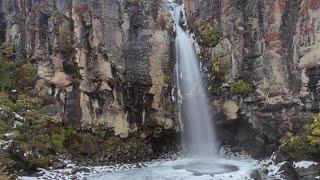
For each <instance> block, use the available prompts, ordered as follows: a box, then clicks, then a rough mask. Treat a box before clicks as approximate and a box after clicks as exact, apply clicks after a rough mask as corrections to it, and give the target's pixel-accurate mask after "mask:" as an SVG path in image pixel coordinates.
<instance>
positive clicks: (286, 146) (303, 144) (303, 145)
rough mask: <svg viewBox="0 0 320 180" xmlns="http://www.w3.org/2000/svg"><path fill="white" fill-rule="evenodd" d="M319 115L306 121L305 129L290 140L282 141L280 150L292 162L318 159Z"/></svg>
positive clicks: (319, 152)
mask: <svg viewBox="0 0 320 180" xmlns="http://www.w3.org/2000/svg"><path fill="white" fill-rule="evenodd" d="M319 122H320V114H317V115H315V116H314V117H313V120H312V122H308V121H306V125H305V127H303V129H302V130H301V131H300V132H299V133H298V134H296V135H295V136H293V137H291V138H287V139H285V140H283V141H282V144H281V146H280V150H282V151H283V152H286V153H287V154H289V155H290V156H291V157H292V158H293V159H294V160H313V159H315V158H320V123H319Z"/></svg>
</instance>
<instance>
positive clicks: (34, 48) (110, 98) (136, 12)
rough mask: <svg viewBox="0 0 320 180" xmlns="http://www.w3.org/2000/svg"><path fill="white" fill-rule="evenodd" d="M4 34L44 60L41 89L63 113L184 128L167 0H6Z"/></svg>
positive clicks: (118, 130) (125, 125)
mask: <svg viewBox="0 0 320 180" xmlns="http://www.w3.org/2000/svg"><path fill="white" fill-rule="evenodd" d="M0 5H1V6H0V7H1V8H0V9H1V11H0V27H1V28H0V29H1V30H0V41H1V42H7V43H12V44H13V45H14V48H15V52H16V53H15V59H14V60H15V61H16V62H23V61H25V60H27V59H28V60H32V62H34V63H36V64H37V69H38V70H37V71H38V81H37V84H36V88H35V93H37V94H38V95H39V96H41V97H43V98H44V99H46V101H47V102H46V103H47V105H48V108H47V109H48V115H50V116H51V117H52V118H53V119H54V120H55V121H58V122H61V121H63V122H65V123H69V124H73V125H75V126H78V127H81V128H83V129H92V128H98V127H99V128H112V129H113V130H114V132H115V135H117V136H120V137H122V138H126V137H128V135H129V134H130V133H133V132H136V131H139V130H140V129H142V128H145V127H149V126H150V127H152V126H159V127H162V128H164V129H172V130H175V131H178V130H179V125H178V120H177V119H178V118H177V112H176V111H175V109H176V108H175V104H174V102H172V100H171V92H172V88H173V84H172V82H173V81H172V80H171V79H172V76H171V75H172V69H171V67H172V64H174V61H175V58H174V56H173V54H174V52H173V50H172V48H171V47H172V44H173V43H172V42H173V36H172V32H171V16H170V13H169V12H168V11H165V10H164V8H163V4H162V2H161V1H159V0H152V1H139V0H137V1H136V0H135V1H129V0H128V1H118V0H106V1H89V0H81V1H80V0H54V1H52V0H50V1H49V0H48V1H47V0H41V1H21V0H1V1H0Z"/></svg>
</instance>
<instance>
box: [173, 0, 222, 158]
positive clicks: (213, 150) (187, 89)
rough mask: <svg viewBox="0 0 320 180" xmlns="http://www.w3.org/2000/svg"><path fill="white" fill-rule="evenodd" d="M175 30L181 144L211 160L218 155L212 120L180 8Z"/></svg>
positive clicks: (192, 45)
mask: <svg viewBox="0 0 320 180" xmlns="http://www.w3.org/2000/svg"><path fill="white" fill-rule="evenodd" d="M173 18H174V21H175V28H176V29H175V30H176V35H177V36H176V52H177V64H176V71H177V86H178V89H179V93H178V94H179V96H180V107H181V118H182V122H183V131H184V137H185V143H186V145H187V148H188V152H189V153H190V154H191V155H193V156H200V157H208V156H210V157H215V156H217V154H218V153H217V152H218V143H217V140H216V134H215V128H214V121H213V117H212V114H211V111H210V108H209V103H208V98H207V96H206V90H205V88H204V83H203V80H202V78H201V73H200V67H199V63H198V62H199V61H198V59H197V55H196V50H195V47H194V40H193V39H192V38H191V37H190V36H189V35H188V34H187V33H186V32H185V31H184V30H183V29H182V27H181V24H183V23H184V24H185V23H186V20H185V18H184V13H183V7H182V6H177V5H176V6H175V7H174V12H173Z"/></svg>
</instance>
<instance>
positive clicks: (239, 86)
mask: <svg viewBox="0 0 320 180" xmlns="http://www.w3.org/2000/svg"><path fill="white" fill-rule="evenodd" d="M250 91H251V88H250V85H249V84H248V83H246V82H245V81H244V80H243V79H238V80H236V82H234V83H233V84H232V86H231V92H232V94H235V95H236V94H238V95H248V94H249V93H250Z"/></svg>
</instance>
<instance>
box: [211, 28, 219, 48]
mask: <svg viewBox="0 0 320 180" xmlns="http://www.w3.org/2000/svg"><path fill="white" fill-rule="evenodd" d="M209 40H210V46H211V47H214V46H216V45H217V44H218V43H219V40H220V35H219V30H218V28H217V26H212V27H211V29H210V30H209Z"/></svg>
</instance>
